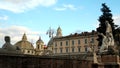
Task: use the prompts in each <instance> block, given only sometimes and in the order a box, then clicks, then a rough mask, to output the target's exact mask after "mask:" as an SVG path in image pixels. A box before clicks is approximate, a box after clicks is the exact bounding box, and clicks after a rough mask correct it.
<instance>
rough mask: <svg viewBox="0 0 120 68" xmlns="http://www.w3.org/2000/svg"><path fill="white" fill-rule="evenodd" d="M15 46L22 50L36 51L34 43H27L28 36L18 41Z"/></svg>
mask: <svg viewBox="0 0 120 68" xmlns="http://www.w3.org/2000/svg"><path fill="white" fill-rule="evenodd" d="M15 46H18V47H19V48H21V49H34V47H33V45H32V43H30V42H29V41H27V37H26V34H24V35H23V37H22V40H21V41H18V42H17V43H16V44H15Z"/></svg>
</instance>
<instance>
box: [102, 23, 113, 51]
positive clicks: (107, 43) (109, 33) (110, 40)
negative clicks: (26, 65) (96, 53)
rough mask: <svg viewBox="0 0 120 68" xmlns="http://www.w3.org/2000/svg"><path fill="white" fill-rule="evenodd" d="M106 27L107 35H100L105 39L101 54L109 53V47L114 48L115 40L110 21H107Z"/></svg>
mask: <svg viewBox="0 0 120 68" xmlns="http://www.w3.org/2000/svg"><path fill="white" fill-rule="evenodd" d="M105 25H106V33H105V35H104V34H103V33H100V35H101V36H102V37H103V39H102V45H101V48H100V53H102V52H107V51H108V47H109V46H114V38H113V34H112V28H111V25H110V24H109V22H108V21H105Z"/></svg>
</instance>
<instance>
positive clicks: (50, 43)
mask: <svg viewBox="0 0 120 68" xmlns="http://www.w3.org/2000/svg"><path fill="white" fill-rule="evenodd" d="M53 40H54V38H51V39H50V40H49V42H48V46H51V45H53Z"/></svg>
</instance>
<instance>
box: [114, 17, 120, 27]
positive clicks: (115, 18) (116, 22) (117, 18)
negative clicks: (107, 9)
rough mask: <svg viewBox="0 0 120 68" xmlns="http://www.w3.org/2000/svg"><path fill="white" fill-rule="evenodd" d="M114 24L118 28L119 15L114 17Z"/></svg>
mask: <svg viewBox="0 0 120 68" xmlns="http://www.w3.org/2000/svg"><path fill="white" fill-rule="evenodd" d="M113 19H114V23H115V24H117V25H119V26H120V15H117V16H114V17H113Z"/></svg>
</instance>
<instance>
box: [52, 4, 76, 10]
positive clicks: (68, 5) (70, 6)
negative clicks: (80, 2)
mask: <svg viewBox="0 0 120 68" xmlns="http://www.w3.org/2000/svg"><path fill="white" fill-rule="evenodd" d="M54 9H55V10H56V11H64V10H67V9H68V10H76V9H77V7H75V6H74V5H72V4H63V5H62V7H55V8H54Z"/></svg>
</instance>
